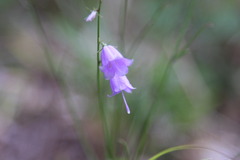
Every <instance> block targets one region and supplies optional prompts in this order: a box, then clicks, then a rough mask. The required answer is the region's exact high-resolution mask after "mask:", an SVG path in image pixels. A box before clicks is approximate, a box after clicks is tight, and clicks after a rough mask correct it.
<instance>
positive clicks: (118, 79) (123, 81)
mask: <svg viewBox="0 0 240 160" xmlns="http://www.w3.org/2000/svg"><path fill="white" fill-rule="evenodd" d="M110 86H111V89H112V95H110V97H111V96H114V95H116V94H118V93H122V97H123V100H124V103H125V106H126V110H127V113H128V114H130V109H129V107H128V104H127V101H126V98H125V96H124V93H123V91H125V92H127V93H132V90H133V89H136V88H134V87H133V86H132V85H131V84H130V82H129V80H128V79H127V77H126V76H117V75H116V76H114V77H113V78H112V79H110Z"/></svg>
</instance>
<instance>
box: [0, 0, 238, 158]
mask: <svg viewBox="0 0 240 160" xmlns="http://www.w3.org/2000/svg"><path fill="white" fill-rule="evenodd" d="M124 2H125V0H118V1H111V0H103V4H102V5H103V6H102V13H101V40H102V41H103V42H105V43H109V44H111V45H113V46H118V49H119V50H120V51H121V52H122V53H123V54H124V56H125V57H127V58H133V59H134V64H133V65H132V66H131V67H130V71H129V74H128V78H129V80H130V81H131V83H132V84H133V86H134V87H136V88H137V89H136V90H134V91H133V93H132V94H126V98H127V99H128V103H129V106H130V108H131V111H132V114H130V115H127V114H126V112H125V108H124V104H123V102H122V99H121V97H119V95H117V96H115V97H112V98H108V97H107V95H109V94H110V93H111V90H110V87H109V84H108V83H109V82H108V81H106V80H104V78H103V77H102V78H101V83H102V89H103V92H102V94H103V98H104V108H105V110H106V115H107V120H108V127H109V130H110V133H111V140H112V148H113V150H114V153H115V155H117V156H118V157H119V158H121V157H122V158H124V157H125V158H126V157H127V159H133V158H134V157H135V158H136V159H137V158H139V157H140V156H141V158H143V159H147V158H148V157H150V156H151V155H153V154H155V153H157V152H159V151H160V150H161V149H163V148H166V147H170V146H176V145H179V144H186V143H194V142H198V141H201V142H202V143H201V144H203V145H207V146H210V147H213V148H215V149H216V150H220V151H221V152H226V154H229V155H230V156H235V155H236V154H237V152H239V147H240V146H239V144H240V143H238V144H235V143H234V142H239V140H240V138H239V136H237V135H239V134H237V133H238V132H239V129H238V128H239V122H240V118H239V117H240V109H239V105H240V101H239V99H240V85H239V81H240V2H239V1H238V0H218V1H216V0H215V1H214V0H150V1H146V0H128V5H127V6H128V8H127V14H126V23H125V27H124V25H123V24H124V23H123V21H124V18H123V17H124V13H123V12H124ZM97 6H98V1H97V0H68V1H66V0H41V1H40V0H1V1H0V120H1V122H0V159H1V160H10V159H18V160H23V159H24V160H28V159H29V160H30V159H45V160H48V159H51V160H52V159H56V160H57V159H61V158H62V159H64V158H65V159H71V160H75V159H81V158H82V159H85V158H86V157H87V158H88V159H89V157H91V156H92V155H94V154H92V152H91V151H89V150H88V149H86V148H88V147H86V146H88V145H87V144H88V143H89V146H90V148H93V152H94V153H96V155H97V156H98V157H100V158H102V159H104V158H103V151H104V145H103V139H104V137H103V136H102V125H101V122H100V117H101V116H100V115H99V109H98V105H97V97H96V96H97V91H96V90H97V89H96V88H97V87H96V69H97V66H96V54H97V51H96V24H97V22H96V20H95V21H93V22H90V23H86V22H85V21H84V18H85V17H86V16H87V15H88V14H89V13H90V12H91V10H92V9H96V8H97ZM123 28H125V30H124V31H123V30H122V29H123ZM123 33H124V36H123ZM174 55H177V56H176V57H177V58H176V59H174V60H173V58H175V56H174ZM172 60H173V61H172ZM45 125H46V127H44V126H45ZM218 127H219V128H218ZM11 128H13V129H11ZM36 130H37V132H36ZM48 130H49V132H48ZM76 130H78V132H76ZM219 131H221V132H219ZM63 132H66V133H64V134H62V133H63ZM77 133H80V135H78V134H77ZM223 133H224V134H223ZM33 134H36V137H35V136H31V135H33ZM209 135H210V136H209ZM213 135H215V136H213ZM229 135H232V136H229ZM11 137H16V138H15V139H12V138H11ZM29 137H30V138H29ZM39 137H42V139H39ZM79 137H80V141H79ZM28 138H29V141H28ZM219 139H222V140H223V141H220V140H219ZM50 144H51V145H50ZM59 144H61V145H60V147H59ZM124 144H126V145H127V146H128V147H127V148H128V149H129V151H128V152H129V153H130V155H128V154H127V152H126V150H125V149H126V148H125V147H124ZM29 146H39V148H40V149H39V148H38V149H36V148H34V147H33V148H31V147H29ZM46 146H48V148H47V149H46V150H47V151H46V150H44V148H45V147H46ZM69 146H70V147H69ZM66 148H70V149H68V150H65V149H66ZM32 150H34V152H32ZM63 151H64V152H63ZM2 153H5V154H2ZM17 153H18V154H17ZM204 154H205V153H203V154H202V153H195V152H194V153H190V152H187V154H186V155H185V154H173V155H170V156H169V158H171V159H181V158H182V159H191V158H193V159H199V158H206V157H207V158H208V154H207V155H206V157H204V156H205V155H204ZM39 155H40V156H39ZM89 155H91V156H89ZM203 155H204V156H203ZM74 156H75V157H74ZM210 156H212V157H214V156H215V155H210ZM218 156H219V155H218ZM79 157H80V158H79ZM83 157H84V158H83ZM87 158H86V159H87ZM221 158H222V157H218V160H221ZM139 159H140V158H139ZM213 159H214V158H213Z"/></svg>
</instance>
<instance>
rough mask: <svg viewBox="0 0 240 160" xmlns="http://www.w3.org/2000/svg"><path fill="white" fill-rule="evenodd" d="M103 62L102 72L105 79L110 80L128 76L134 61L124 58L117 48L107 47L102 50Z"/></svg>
mask: <svg viewBox="0 0 240 160" xmlns="http://www.w3.org/2000/svg"><path fill="white" fill-rule="evenodd" d="M101 62H102V66H100V70H101V71H102V72H103V73H104V76H105V79H107V80H109V79H111V78H113V77H114V76H115V75H116V76H124V75H126V74H127V73H128V67H129V66H130V65H131V64H132V63H133V60H132V59H127V58H124V57H123V56H122V54H121V53H120V52H119V51H118V50H117V49H116V48H114V47H113V46H111V45H106V46H104V47H103V49H102V53H101Z"/></svg>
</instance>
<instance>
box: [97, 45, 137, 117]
mask: <svg viewBox="0 0 240 160" xmlns="http://www.w3.org/2000/svg"><path fill="white" fill-rule="evenodd" d="M101 61H102V66H100V70H101V71H102V72H103V73H104V76H105V79H106V80H110V86H111V89H112V95H110V96H109V97H111V96H115V95H116V94H118V93H122V97H123V100H124V103H125V106H126V110H127V113H128V114H130V109H129V107H128V104H127V101H126V98H125V96H124V93H123V91H125V92H127V93H131V92H132V90H133V89H135V88H134V87H133V86H132V85H131V84H130V82H129V80H128V79H127V77H126V76H125V75H126V74H127V73H128V67H129V66H130V65H131V64H132V63H133V60H131V59H127V58H124V57H123V56H122V54H121V53H120V52H119V51H118V50H117V49H116V48H114V47H113V46H110V45H106V46H104V47H103V49H102V53H101Z"/></svg>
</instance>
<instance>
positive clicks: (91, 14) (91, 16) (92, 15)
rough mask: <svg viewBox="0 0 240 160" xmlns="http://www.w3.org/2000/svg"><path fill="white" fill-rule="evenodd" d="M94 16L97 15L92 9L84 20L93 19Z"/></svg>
mask: <svg viewBox="0 0 240 160" xmlns="http://www.w3.org/2000/svg"><path fill="white" fill-rule="evenodd" d="M96 16H97V11H95V10H93V11H92V12H91V13H90V14H89V16H87V18H85V21H86V22H90V21H93V20H94V18H96Z"/></svg>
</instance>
